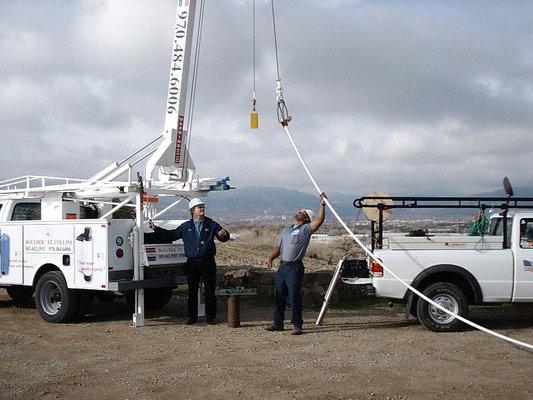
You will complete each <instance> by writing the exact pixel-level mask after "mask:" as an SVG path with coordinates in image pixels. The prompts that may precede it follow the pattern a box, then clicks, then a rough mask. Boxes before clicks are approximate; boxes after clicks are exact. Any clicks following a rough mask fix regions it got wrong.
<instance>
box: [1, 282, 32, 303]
mask: <svg viewBox="0 0 533 400" xmlns="http://www.w3.org/2000/svg"><path fill="white" fill-rule="evenodd" d="M6 291H7V294H8V295H9V297H11V298H12V299H13V301H17V302H18V301H25V300H29V299H31V297H32V296H33V286H8V287H6Z"/></svg>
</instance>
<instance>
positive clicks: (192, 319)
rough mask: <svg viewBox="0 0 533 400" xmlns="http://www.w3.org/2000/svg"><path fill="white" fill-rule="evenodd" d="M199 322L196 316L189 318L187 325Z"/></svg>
mask: <svg viewBox="0 0 533 400" xmlns="http://www.w3.org/2000/svg"><path fill="white" fill-rule="evenodd" d="M197 322H198V320H197V319H196V318H189V319H188V320H187V325H194V324H196V323H197Z"/></svg>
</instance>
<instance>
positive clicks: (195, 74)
mask: <svg viewBox="0 0 533 400" xmlns="http://www.w3.org/2000/svg"><path fill="white" fill-rule="evenodd" d="M204 10H205V0H201V3H200V15H199V17H198V30H197V31H196V43H195V47H194V61H193V71H192V82H191V94H190V95H189V112H188V115H187V143H186V144H185V148H186V149H187V151H189V150H190V148H191V136H192V123H193V116H194V107H195V104H196V84H197V82H198V79H197V78H198V64H199V62H200V48H201V44H202V32H203V24H204ZM188 167H189V157H187V156H186V157H185V163H184V164H183V173H185V171H187V169H188ZM183 173H182V175H183Z"/></svg>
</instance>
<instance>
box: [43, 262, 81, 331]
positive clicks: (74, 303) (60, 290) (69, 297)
mask: <svg viewBox="0 0 533 400" xmlns="http://www.w3.org/2000/svg"><path fill="white" fill-rule="evenodd" d="M78 301H79V297H78V295H77V293H76V292H75V291H74V290H71V289H69V288H68V286H67V282H66V280H65V277H64V276H63V274H62V273H61V272H59V271H50V272H47V273H46V274H44V275H43V276H41V278H40V279H39V281H38V282H37V285H36V286H35V306H36V307H37V311H38V312H39V314H40V315H41V317H42V318H43V319H44V320H45V321H46V322H54V323H60V322H66V321H68V320H69V319H70V318H72V316H73V315H74V313H75V312H76V311H77V309H78Z"/></svg>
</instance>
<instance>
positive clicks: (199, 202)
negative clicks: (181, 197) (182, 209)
mask: <svg viewBox="0 0 533 400" xmlns="http://www.w3.org/2000/svg"><path fill="white" fill-rule="evenodd" d="M202 204H205V203H204V202H203V201H202V200H201V199H199V198H198V197H195V198H194V199H192V200H191V201H189V210H192V209H193V208H194V207H196V206H200V205H202Z"/></svg>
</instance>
